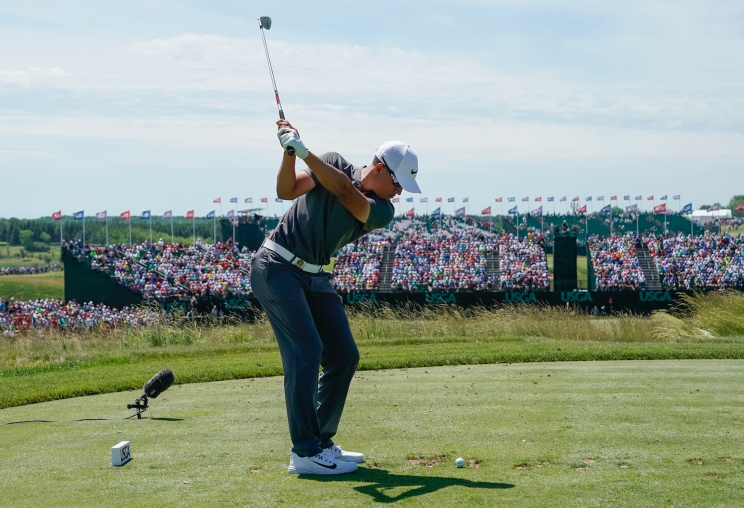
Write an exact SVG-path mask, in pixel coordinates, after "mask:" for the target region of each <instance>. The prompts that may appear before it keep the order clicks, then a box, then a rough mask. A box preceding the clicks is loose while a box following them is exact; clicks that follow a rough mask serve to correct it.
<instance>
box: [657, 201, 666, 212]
mask: <svg viewBox="0 0 744 508" xmlns="http://www.w3.org/2000/svg"><path fill="white" fill-rule="evenodd" d="M654 213H655V214H657V213H666V203H662V204H660V205H657V206H655V207H654Z"/></svg>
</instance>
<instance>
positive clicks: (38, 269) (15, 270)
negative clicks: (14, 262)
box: [0, 263, 62, 275]
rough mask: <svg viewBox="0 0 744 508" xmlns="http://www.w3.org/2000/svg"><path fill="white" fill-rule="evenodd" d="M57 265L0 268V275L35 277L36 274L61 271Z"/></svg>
mask: <svg viewBox="0 0 744 508" xmlns="http://www.w3.org/2000/svg"><path fill="white" fill-rule="evenodd" d="M61 269H62V267H61V266H60V265H58V264H57V263H53V264H51V265H38V266H0V275H35V274H37V273H49V272H56V271H57V270H61Z"/></svg>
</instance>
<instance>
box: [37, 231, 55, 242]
mask: <svg viewBox="0 0 744 508" xmlns="http://www.w3.org/2000/svg"><path fill="white" fill-rule="evenodd" d="M39 239H40V240H41V241H42V243H49V242H51V241H52V235H50V234H49V233H46V232H42V233H41V234H40V235H39Z"/></svg>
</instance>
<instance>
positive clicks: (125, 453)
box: [111, 441, 132, 466]
mask: <svg viewBox="0 0 744 508" xmlns="http://www.w3.org/2000/svg"><path fill="white" fill-rule="evenodd" d="M130 460H132V449H131V447H130V446H129V441H122V442H121V443H119V444H118V445H116V446H114V447H113V448H111V465H112V466H123V465H124V464H126V463H127V462H129V461H130Z"/></svg>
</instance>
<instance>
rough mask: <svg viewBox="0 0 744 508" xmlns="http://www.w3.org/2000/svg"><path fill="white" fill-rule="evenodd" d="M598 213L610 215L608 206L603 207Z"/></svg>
mask: <svg viewBox="0 0 744 508" xmlns="http://www.w3.org/2000/svg"><path fill="white" fill-rule="evenodd" d="M599 213H610V205H607V206H603V207H602V209H601V210H600V211H599Z"/></svg>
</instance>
